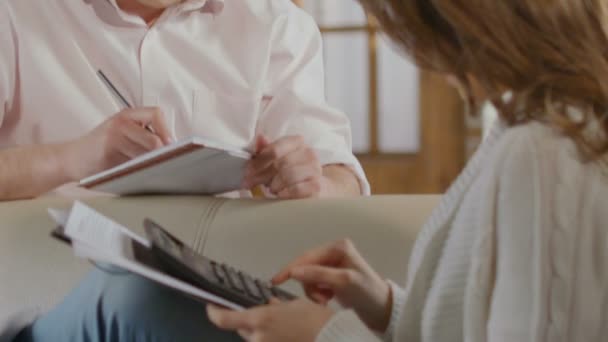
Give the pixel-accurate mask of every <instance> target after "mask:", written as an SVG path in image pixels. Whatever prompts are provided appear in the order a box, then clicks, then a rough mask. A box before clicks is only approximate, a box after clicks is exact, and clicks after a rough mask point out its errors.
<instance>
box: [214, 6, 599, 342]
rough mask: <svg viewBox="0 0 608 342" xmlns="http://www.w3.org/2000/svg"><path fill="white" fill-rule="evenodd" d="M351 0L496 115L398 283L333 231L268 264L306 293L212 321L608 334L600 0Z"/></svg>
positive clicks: (301, 334) (330, 333) (279, 334)
mask: <svg viewBox="0 0 608 342" xmlns="http://www.w3.org/2000/svg"><path fill="white" fill-rule="evenodd" d="M360 2H361V3H363V4H364V6H365V7H366V8H367V9H368V10H369V11H370V12H371V13H372V14H373V15H374V16H376V18H378V20H379V22H380V24H381V26H382V28H383V29H384V30H385V31H386V32H387V33H388V35H389V36H390V37H391V38H393V39H394V40H395V42H396V43H398V44H399V45H400V46H402V47H403V48H404V49H405V51H406V52H407V53H408V54H409V55H410V56H412V57H413V59H414V60H415V61H416V62H417V63H418V64H419V65H420V66H422V67H425V68H429V69H431V70H434V71H439V72H442V73H445V74H446V75H449V76H450V77H451V78H452V79H453V80H454V81H457V83H458V84H459V86H460V88H461V89H462V90H463V94H465V95H466V98H467V99H469V102H470V104H471V105H476V104H479V103H480V102H481V101H485V100H489V101H491V102H493V103H494V105H495V106H496V107H497V108H498V110H499V113H500V123H499V124H498V125H497V127H495V128H494V130H493V132H492V133H491V134H490V136H489V137H488V138H487V139H486V141H485V142H484V144H483V145H482V147H481V148H480V150H479V151H478V152H477V154H476V155H475V157H474V158H473V160H472V161H471V162H470V163H469V165H468V166H467V167H466V169H465V171H464V172H463V173H462V175H461V176H460V177H459V179H458V180H457V181H456V182H455V184H454V185H453V186H452V187H451V189H450V190H449V191H448V193H447V194H446V195H445V197H444V198H443V201H442V203H441V204H440V205H439V207H438V208H437V209H436V211H435V212H434V214H433V215H432V217H431V219H430V221H429V222H428V224H427V225H426V226H425V227H424V229H423V231H422V232H421V234H420V236H419V239H418V241H417V243H416V246H415V248H414V250H413V254H412V257H411V261H410V267H409V277H408V280H407V286H406V287H405V289H401V288H400V287H399V286H396V285H395V284H392V283H390V282H387V281H385V280H383V279H382V278H380V276H379V275H378V274H377V273H376V272H374V270H372V269H371V268H370V266H368V265H367V263H366V262H365V260H363V258H362V257H361V256H360V255H359V254H358V253H357V250H356V249H355V247H353V246H352V244H351V243H349V242H348V241H345V242H338V243H335V244H332V245H329V246H326V247H322V248H320V249H318V250H315V251H311V252H309V253H307V254H306V255H304V256H302V257H301V258H299V259H297V260H296V261H295V262H293V263H292V264H291V265H289V266H288V267H287V268H286V269H285V270H284V271H283V272H281V273H280V274H279V275H278V276H277V277H276V278H275V282H276V283H281V282H284V281H285V280H287V279H289V278H292V279H296V280H298V281H300V282H302V283H303V285H304V287H305V289H306V292H307V294H308V295H309V297H310V298H311V299H312V300H313V301H314V302H316V303H312V302H307V301H304V300H302V301H296V302H292V303H275V304H274V305H269V306H266V307H261V308H257V309H252V310H250V311H246V312H230V311H226V310H222V309H218V308H209V309H208V313H209V317H210V319H211V321H212V322H214V323H215V324H216V325H217V326H219V327H221V328H224V329H228V330H235V331H238V332H239V333H240V334H241V336H243V337H245V338H246V339H248V340H251V341H264V342H272V341H311V340H315V339H316V340H317V341H349V342H356V341H374V340H378V339H379V338H382V337H384V339H385V340H387V341H404V342H406V341H407V342H409V341H412V342H413V341H429V342H430V341H433V342H437V341H440V342H443V341H479V342H481V341H492V342H503V341H504V342H513V341H539V342H540V341H547V342H558V341H564V342H566V341H572V342H574V341H576V342H582V341H608V167H607V165H608V156H607V153H606V152H607V151H608V140H607V134H608V50H607V49H608V5H607V4H606V1H604V0H552V1H547V0H508V1H497V0H476V1H472V0H360ZM505 93H508V95H504V94H505ZM437 100H438V101H440V100H441V99H437ZM404 268H405V265H404ZM331 298H335V299H337V300H338V301H339V302H340V303H341V304H343V305H344V306H345V307H346V308H348V310H346V311H341V312H337V313H336V312H334V311H332V310H331V309H329V308H327V307H326V306H324V305H323V304H325V303H326V302H327V301H328V300H329V299H331Z"/></svg>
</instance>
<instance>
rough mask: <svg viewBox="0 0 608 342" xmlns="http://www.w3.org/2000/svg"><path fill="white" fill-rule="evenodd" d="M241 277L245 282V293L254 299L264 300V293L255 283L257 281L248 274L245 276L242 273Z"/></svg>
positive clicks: (240, 273)
mask: <svg viewBox="0 0 608 342" xmlns="http://www.w3.org/2000/svg"><path fill="white" fill-rule="evenodd" d="M239 276H240V277H241V280H242V281H243V284H244V285H245V291H246V292H247V294H248V295H250V296H251V297H253V298H255V299H262V298H263V295H262V292H260V289H259V288H258V286H257V285H256V283H255V279H253V278H252V277H251V276H249V275H247V274H243V273H242V272H239Z"/></svg>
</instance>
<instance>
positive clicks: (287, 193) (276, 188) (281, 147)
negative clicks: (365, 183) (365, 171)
mask: <svg viewBox="0 0 608 342" xmlns="http://www.w3.org/2000/svg"><path fill="white" fill-rule="evenodd" d="M328 167H329V168H334V170H333V171H334V172H329V173H327V172H325V171H326V169H327V168H328ZM328 167H325V168H324V167H323V166H322V165H321V163H320V161H319V159H318V158H317V155H316V153H315V151H314V150H313V149H312V148H311V147H310V146H308V145H307V144H306V142H305V141H304V139H303V138H302V137H300V136H289V137H284V138H280V139H278V140H277V141H275V142H273V143H270V142H269V141H268V139H267V138H265V137H264V136H258V137H257V141H256V154H255V156H254V158H253V159H252V160H251V161H250V162H249V164H248V166H247V172H246V175H245V179H244V184H243V186H244V188H246V189H251V188H254V187H256V186H258V185H264V186H266V187H267V189H268V190H269V191H270V193H272V194H273V195H275V196H277V197H278V198H281V199H298V198H311V197H327V196H338V195H344V194H349V192H351V193H352V194H353V195H356V194H360V189H359V185H358V181H357V179H356V177H355V175H354V174H353V173H352V172H350V171H342V170H340V171H338V172H336V170H335V169H336V168H345V167H343V166H339V165H331V166H328ZM334 176H335V177H336V178H338V177H339V178H344V177H345V178H350V182H349V180H346V181H345V180H342V179H340V180H337V179H333V178H332V177H334ZM344 183H349V184H353V183H354V184H356V185H355V186H354V187H356V190H352V191H349V190H350V189H348V190H347V189H343V188H342V186H341V185H343V184H344Z"/></svg>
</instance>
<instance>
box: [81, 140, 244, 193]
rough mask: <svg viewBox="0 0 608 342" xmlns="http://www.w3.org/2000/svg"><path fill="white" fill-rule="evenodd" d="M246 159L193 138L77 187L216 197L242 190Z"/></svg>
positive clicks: (241, 153)
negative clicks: (216, 195)
mask: <svg viewBox="0 0 608 342" xmlns="http://www.w3.org/2000/svg"><path fill="white" fill-rule="evenodd" d="M249 159H251V155H250V154H249V153H248V152H247V151H245V150H242V149H238V148H234V147H229V146H223V145H220V144H218V143H213V142H210V141H207V140H204V139H202V138H197V137H193V138H188V139H185V140H182V141H178V142H176V143H173V144H171V145H168V146H165V147H163V148H160V149H158V150H155V151H152V152H149V153H146V154H144V155H141V156H139V157H137V158H135V159H133V160H130V161H128V162H126V163H123V164H121V165H118V166H116V167H114V168H111V169H109V170H106V171H103V172H100V173H98V174H96V175H93V176H90V177H87V178H85V179H83V180H81V181H80V186H81V187H84V188H87V189H90V190H95V191H101V192H106V193H112V194H117V195H136V194H204V195H215V194H221V193H226V192H230V191H235V190H241V184H242V181H243V177H244V173H245V167H246V164H247V162H248V161H249Z"/></svg>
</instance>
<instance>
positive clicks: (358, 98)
mask: <svg viewBox="0 0 608 342" xmlns="http://www.w3.org/2000/svg"><path fill="white" fill-rule="evenodd" d="M367 47H368V45H367V34H366V33H362V32H353V33H333V34H327V35H325V36H324V48H325V70H326V87H327V89H326V92H327V99H328V102H329V103H330V104H331V105H332V106H335V107H336V108H339V109H340V110H342V111H344V112H345V113H346V114H347V115H348V117H349V118H350V120H351V125H352V132H353V150H354V151H355V152H356V153H366V152H368V151H369V149H370V134H369V72H368V70H369V62H368V53H367V51H368V50H367Z"/></svg>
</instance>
